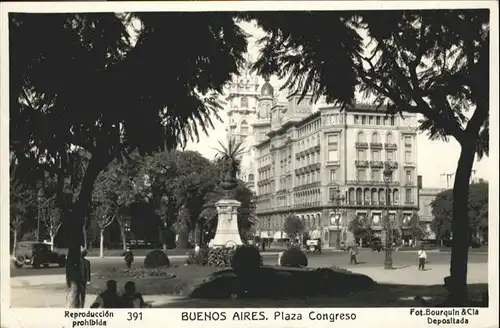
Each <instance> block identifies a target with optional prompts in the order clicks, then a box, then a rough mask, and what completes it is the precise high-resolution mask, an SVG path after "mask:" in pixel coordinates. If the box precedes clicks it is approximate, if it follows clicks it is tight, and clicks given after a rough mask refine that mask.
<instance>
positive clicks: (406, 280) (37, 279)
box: [10, 263, 488, 308]
mask: <svg viewBox="0 0 500 328" xmlns="http://www.w3.org/2000/svg"><path fill="white" fill-rule="evenodd" d="M449 268H450V266H449V264H435V265H429V266H428V268H427V271H423V272H421V271H418V270H417V268H416V267H415V266H413V265H412V266H408V265H404V266H401V267H398V266H395V269H394V270H384V269H383V268H382V267H363V266H362V265H360V266H359V267H349V268H348V269H349V270H351V271H353V272H357V273H362V274H366V275H368V276H370V277H372V278H373V279H374V280H375V281H377V282H378V283H386V284H401V285H441V284H442V283H443V278H444V277H445V276H447V275H449ZM467 279H468V283H469V284H478V283H487V282H488V264H487V263H470V264H469V266H468V278H467ZM64 280H65V278H64V275H49V276H29V277H13V278H11V290H10V292H11V307H22V308H33V307H36V308H39V307H52V308H53V307H61V308H62V307H65V300H66V294H65V289H64V285H62V284H61V281H64ZM94 299H95V295H87V300H88V301H87V306H88V305H90V303H91V302H93V301H94ZM144 299H145V301H146V302H147V303H149V304H151V305H152V307H164V306H166V305H168V304H170V303H174V302H176V301H179V300H180V299H183V297H181V296H169V295H144ZM187 302H189V301H187Z"/></svg>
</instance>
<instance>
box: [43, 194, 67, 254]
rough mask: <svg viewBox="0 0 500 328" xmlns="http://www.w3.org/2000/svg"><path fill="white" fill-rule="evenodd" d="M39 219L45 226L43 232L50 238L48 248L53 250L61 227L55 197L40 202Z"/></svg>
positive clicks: (59, 212) (60, 214) (60, 212)
mask: <svg viewBox="0 0 500 328" xmlns="http://www.w3.org/2000/svg"><path fill="white" fill-rule="evenodd" d="M41 203H42V204H41V206H40V210H41V211H42V213H40V214H39V215H40V219H41V221H42V223H43V225H44V226H45V230H46V232H47V233H48V235H49V238H50V248H51V249H54V247H55V245H54V241H55V238H56V236H57V233H58V232H59V229H60V228H61V225H62V220H61V219H62V211H61V209H60V208H58V207H57V205H56V203H55V195H54V196H51V197H50V198H47V197H44V198H43V199H42V200H41Z"/></svg>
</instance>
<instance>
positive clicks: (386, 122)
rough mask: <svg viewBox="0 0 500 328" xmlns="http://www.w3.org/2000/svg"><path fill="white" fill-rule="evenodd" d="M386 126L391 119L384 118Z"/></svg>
mask: <svg viewBox="0 0 500 328" xmlns="http://www.w3.org/2000/svg"><path fill="white" fill-rule="evenodd" d="M384 125H389V117H387V116H385V117H384Z"/></svg>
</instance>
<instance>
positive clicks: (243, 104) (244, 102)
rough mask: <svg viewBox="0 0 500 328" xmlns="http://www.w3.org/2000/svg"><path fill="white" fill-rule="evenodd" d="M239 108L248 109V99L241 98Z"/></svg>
mask: <svg viewBox="0 0 500 328" xmlns="http://www.w3.org/2000/svg"><path fill="white" fill-rule="evenodd" d="M241 107H242V108H248V98H247V97H241Z"/></svg>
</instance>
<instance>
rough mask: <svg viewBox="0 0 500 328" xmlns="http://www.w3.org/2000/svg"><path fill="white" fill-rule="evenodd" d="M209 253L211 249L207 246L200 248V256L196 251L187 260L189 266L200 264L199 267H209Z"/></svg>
mask: <svg viewBox="0 0 500 328" xmlns="http://www.w3.org/2000/svg"><path fill="white" fill-rule="evenodd" d="M208 251H209V248H208V247H207V246H200V250H199V252H198V254H196V253H195V252H194V251H193V252H191V253H189V257H188V259H187V261H186V262H187V264H198V265H203V266H205V265H207V264H208Z"/></svg>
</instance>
